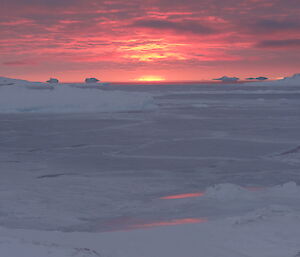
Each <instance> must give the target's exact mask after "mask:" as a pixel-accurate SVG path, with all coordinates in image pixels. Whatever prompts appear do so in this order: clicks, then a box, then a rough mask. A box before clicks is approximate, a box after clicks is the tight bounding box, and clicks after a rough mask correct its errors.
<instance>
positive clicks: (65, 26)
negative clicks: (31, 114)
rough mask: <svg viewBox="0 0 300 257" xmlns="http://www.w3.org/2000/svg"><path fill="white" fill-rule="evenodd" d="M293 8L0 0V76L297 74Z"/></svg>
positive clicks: (213, 0)
mask: <svg viewBox="0 0 300 257" xmlns="http://www.w3.org/2000/svg"><path fill="white" fill-rule="evenodd" d="M299 13H300V1H299V0H127V1H125V0H1V2H0V76H6V77H13V78H23V79H29V80H36V81H44V80H46V79H48V78H49V77H57V78H59V79H60V80H61V81H66V82H68V81H69V82H71V81H72V82H75V81H83V80H84V79H85V78H86V77H97V78H99V79H100V80H102V81H147V80H168V81H188V80H210V79H213V78H216V77H221V76H223V75H227V76H237V77H240V78H246V77H257V76H266V77H269V78H278V77H282V76H288V75H291V74H293V73H297V72H300V15H299Z"/></svg>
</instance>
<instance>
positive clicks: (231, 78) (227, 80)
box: [213, 76, 239, 82]
mask: <svg viewBox="0 0 300 257" xmlns="http://www.w3.org/2000/svg"><path fill="white" fill-rule="evenodd" d="M213 80H220V81H222V82H237V81H238V80H239V78H237V77H227V76H223V77H221V78H218V79H213Z"/></svg>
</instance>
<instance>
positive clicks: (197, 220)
mask: <svg viewBox="0 0 300 257" xmlns="http://www.w3.org/2000/svg"><path fill="white" fill-rule="evenodd" d="M207 221H208V220H207V219H206V218H186V219H175V220H170V221H161V222H153V223H148V224H136V225H133V226H132V227H131V228H133V229H137V228H153V227H163V226H174V225H181V224H195V223H203V222H207Z"/></svg>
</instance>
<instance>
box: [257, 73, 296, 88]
mask: <svg viewBox="0 0 300 257" xmlns="http://www.w3.org/2000/svg"><path fill="white" fill-rule="evenodd" d="M255 85H270V86H273V85H274V86H277V85H278V86H300V73H297V74H294V75H293V76H291V77H285V78H283V79H279V80H275V81H266V82H259V83H255Z"/></svg>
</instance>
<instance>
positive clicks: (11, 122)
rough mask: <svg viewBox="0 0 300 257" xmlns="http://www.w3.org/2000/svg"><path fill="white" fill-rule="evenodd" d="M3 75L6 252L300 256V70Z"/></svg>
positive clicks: (2, 245)
mask: <svg viewBox="0 0 300 257" xmlns="http://www.w3.org/2000/svg"><path fill="white" fill-rule="evenodd" d="M296 78H297V77H295V78H292V80H293V81H294V80H296ZM4 80H5V81H4ZM287 80H288V79H286V80H285V81H287ZM0 85H1V86H0V124H1V126H0V226H1V228H0V256H1V257H2V256H3V257H69V256H75V257H89V256H102V257H199V256H205V257H243V256H247V257H269V256H270V257H271V256H272V257H277V256H278V257H296V256H300V186H299V185H300V176H299V168H300V133H299V131H300V119H299V117H300V116H299V109H300V101H299V100H300V82H299V83H298V84H297V83H296V82H293V83H290V82H289V83H283V82H281V83H278V82H276V83H275V84H274V83H273V82H266V83H250V84H234V85H226V84H221V85H204V84H203V85H111V86H107V87H104V86H103V87H101V86H97V85H95V86H93V85H92V86H86V85H79V84H77V85H73V84H72V85H71V84H69V85H61V84H58V85H55V86H51V85H46V84H43V83H41V84H39V83H35V84H31V83H30V82H24V81H21V82H20V81H17V80H13V81H11V80H7V79H2V80H1V79H0ZM42 89H43V90H42Z"/></svg>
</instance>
